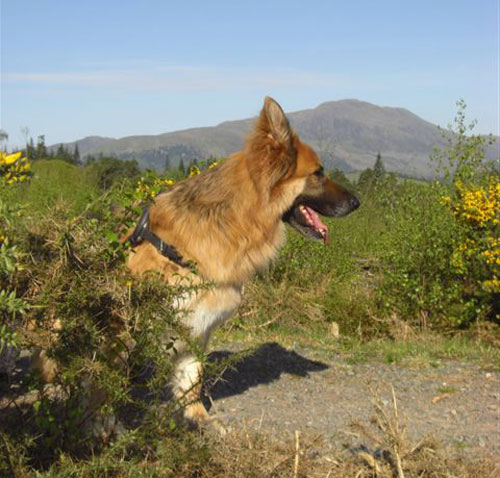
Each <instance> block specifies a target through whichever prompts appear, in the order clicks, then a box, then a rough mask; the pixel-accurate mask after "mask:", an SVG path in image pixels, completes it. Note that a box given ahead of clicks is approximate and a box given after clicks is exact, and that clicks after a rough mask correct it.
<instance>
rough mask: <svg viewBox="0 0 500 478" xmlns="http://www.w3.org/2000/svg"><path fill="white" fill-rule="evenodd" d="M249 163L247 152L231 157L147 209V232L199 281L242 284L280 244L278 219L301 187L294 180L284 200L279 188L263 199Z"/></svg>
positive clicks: (282, 232) (281, 230) (281, 228)
mask: <svg viewBox="0 0 500 478" xmlns="http://www.w3.org/2000/svg"><path fill="white" fill-rule="evenodd" d="M250 161H252V156H251V155H249V154H248V152H246V151H245V152H240V153H235V154H234V155H232V156H230V157H229V158H228V159H227V160H226V161H224V162H223V163H221V164H220V165H218V166H217V167H215V168H213V169H211V170H209V171H206V172H205V173H204V174H202V175H200V176H197V177H194V178H191V179H189V180H187V181H183V182H181V183H179V184H178V185H176V186H174V187H173V188H172V189H171V190H169V191H168V192H166V193H164V194H161V195H160V196H158V197H157V200H156V202H155V204H154V205H153V206H152V207H151V229H152V231H153V232H155V233H156V234H158V235H159V236H160V237H161V238H162V239H163V240H164V241H165V242H167V243H169V244H172V245H174V246H175V247H176V248H177V249H178V250H179V252H180V253H181V254H182V256H183V257H184V258H185V259H190V260H193V261H195V262H196V264H197V266H198V269H199V271H200V273H201V275H202V277H203V278H204V279H205V280H209V281H214V282H217V283H228V282H235V280H236V282H239V283H244V282H246V281H247V280H248V279H249V278H250V277H251V276H252V275H253V274H254V273H255V272H256V271H257V270H259V269H262V268H265V267H266V266H267V265H268V263H269V262H270V261H271V260H272V259H273V258H274V257H275V255H276V253H277V251H278V249H279V248H280V246H281V245H282V244H283V242H284V240H285V230H284V229H285V226H284V224H283V222H282V221H281V217H282V215H283V213H284V212H285V211H286V209H287V208H288V207H289V205H290V202H291V201H293V197H294V195H298V193H300V191H301V189H302V188H303V183H302V181H300V180H298V181H297V188H296V190H295V191H291V190H290V187H288V188H287V194H286V197H285V196H284V193H283V192H282V191H280V188H279V186H276V187H275V188H274V190H273V191H267V193H263V191H262V190H259V188H262V187H263V186H261V184H266V181H267V179H268V178H265V177H264V178H262V179H264V181H260V182H259V181H258V179H259V178H258V177H257V178H256V172H255V170H254V169H255V168H254V165H253V164H251V163H249V162H250ZM260 174H265V172H264V171H262V172H261V173H260ZM266 203H267V204H266ZM214 225H215V227H214ZM214 258H217V259H216V260H214Z"/></svg>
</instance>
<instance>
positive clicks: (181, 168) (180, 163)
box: [179, 159, 186, 176]
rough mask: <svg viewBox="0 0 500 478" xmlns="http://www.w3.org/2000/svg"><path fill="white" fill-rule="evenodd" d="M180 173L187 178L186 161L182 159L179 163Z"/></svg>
mask: <svg viewBox="0 0 500 478" xmlns="http://www.w3.org/2000/svg"><path fill="white" fill-rule="evenodd" d="M179 171H180V172H181V174H182V175H183V176H186V166H184V160H183V159H181V160H180V161H179Z"/></svg>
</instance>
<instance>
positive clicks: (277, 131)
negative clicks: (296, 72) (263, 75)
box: [246, 96, 297, 191]
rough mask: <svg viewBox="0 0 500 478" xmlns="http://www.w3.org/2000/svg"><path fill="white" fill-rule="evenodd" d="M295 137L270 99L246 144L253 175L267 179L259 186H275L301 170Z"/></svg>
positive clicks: (265, 104) (273, 101) (266, 100)
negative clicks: (298, 163)
mask: <svg viewBox="0 0 500 478" xmlns="http://www.w3.org/2000/svg"><path fill="white" fill-rule="evenodd" d="M294 138H295V133H294V132H293V130H292V128H291V127H290V123H289V122H288V119H287V117H286V116H285V113H284V112H283V110H282V109H281V106H280V105H279V104H278V103H277V102H276V101H275V100H273V99H272V98H270V97H269V96H267V97H266V99H265V100H264V107H263V108H262V111H261V112H260V115H259V117H258V119H257V122H256V123H255V128H254V130H253V132H252V133H251V134H250V136H249V137H248V140H247V144H246V150H247V152H248V157H249V159H250V160H249V165H250V169H251V171H252V175H255V177H257V175H260V176H263V177H264V179H263V180H259V184H267V186H268V188H269V190H270V191H271V190H272V189H273V188H274V186H276V185H277V184H279V183H280V182H281V181H283V180H284V179H286V178H287V177H289V176H291V175H292V174H293V173H294V171H295V168H296V167H297V151H296V150H295V147H294Z"/></svg>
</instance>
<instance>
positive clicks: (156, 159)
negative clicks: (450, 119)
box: [53, 99, 443, 177]
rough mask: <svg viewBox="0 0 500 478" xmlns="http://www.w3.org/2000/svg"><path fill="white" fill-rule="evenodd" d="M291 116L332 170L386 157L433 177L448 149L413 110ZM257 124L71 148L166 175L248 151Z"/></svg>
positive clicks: (391, 166)
mask: <svg viewBox="0 0 500 478" xmlns="http://www.w3.org/2000/svg"><path fill="white" fill-rule="evenodd" d="M287 116H288V118H289V119H290V123H291V124H292V126H293V127H294V128H295V130H296V131H297V133H298V134H299V136H300V137H301V139H303V140H304V141H306V142H308V143H309V144H310V145H311V146H313V147H314V148H315V149H316V151H317V152H318V153H319V154H320V155H321V156H322V158H323V160H324V162H325V166H326V167H327V168H332V167H338V168H339V169H342V170H344V171H354V170H362V169H365V168H367V167H371V166H373V163H374V161H375V158H376V155H377V154H378V153H380V154H381V155H382V159H383V161H384V164H385V167H386V169H387V170H389V171H394V172H397V173H400V174H405V175H411V176H416V177H430V176H432V174H433V170H432V168H431V166H430V164H429V155H430V154H431V153H432V151H433V149H434V147H435V146H438V147H439V146H441V145H442V144H443V140H442V136H441V133H440V131H439V128H438V127H437V126H436V125H434V124H432V123H430V122H428V121H426V120H424V119H422V118H420V117H419V116H417V115H416V114H415V113H413V112H411V111H410V110H408V109H406V108H401V107H390V106H379V105H375V104H372V103H368V102H366V101H361V100H358V99H344V100H337V101H325V102H323V103H321V104H319V105H318V106H316V107H315V108H308V109H304V110H299V111H293V112H289V113H287ZM254 121H255V118H245V119H241V120H231V121H223V122H221V123H218V124H217V125H215V126H204V127H193V128H187V129H183V130H178V131H172V132H167V133H161V134H158V135H132V136H125V137H123V138H117V139H116V138H107V137H101V136H89V137H85V138H82V139H80V140H77V141H75V142H72V143H65V146H66V147H68V148H74V147H75V145H76V144H78V149H79V151H80V155H81V156H82V157H85V156H89V155H92V156H97V155H99V154H104V155H112V156H116V157H118V158H119V159H132V158H135V159H137V160H138V162H139V164H140V165H141V166H142V167H146V168H152V169H157V170H160V171H161V170H163V169H164V168H165V165H166V163H167V162H168V164H169V165H170V167H174V166H177V165H178V164H179V162H180V160H181V159H182V160H184V162H185V163H188V162H189V161H191V160H192V159H198V160H199V159H203V158H206V157H208V156H216V157H224V156H227V155H229V154H231V153H233V152H235V151H238V150H240V149H242V148H243V145H244V140H245V137H246V135H247V134H248V133H249V132H250V130H251V127H252V124H253V122H254ZM53 147H57V145H54V146H53ZM167 158H168V161H167Z"/></svg>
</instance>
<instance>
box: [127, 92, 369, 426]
mask: <svg viewBox="0 0 500 478" xmlns="http://www.w3.org/2000/svg"><path fill="white" fill-rule="evenodd" d="M358 206H359V201H358V200H357V199H356V198H355V197H354V196H353V195H352V194H350V193H349V192H348V191H346V190H345V189H344V188H342V187H341V186H339V185H337V184H335V183H334V182H333V181H331V180H330V179H329V178H327V177H326V176H325V175H324V171H323V166H322V165H321V161H320V159H319V158H318V156H317V155H316V153H315V152H314V151H313V150H312V149H311V148H310V147H309V146H308V145H306V144H304V143H302V142H301V141H300V140H299V138H298V136H297V135H296V133H295V132H294V131H293V130H292V129H291V127H290V125H289V122H288V119H287V118H286V116H285V114H284V113H283V110H282V109H281V107H280V106H279V104H278V103H277V102H276V101H274V100H273V99H272V98H269V97H267V98H266V99H265V102H264V107H263V109H262V111H261V113H260V116H259V118H258V119H257V122H256V124H255V128H254V130H253V132H252V133H251V134H250V136H249V138H248V140H247V142H246V145H245V149H244V150H243V151H240V152H237V153H235V154H233V155H231V156H230V157H229V158H227V159H226V160H225V161H223V162H222V163H221V164H219V165H218V166H217V167H215V168H213V169H209V170H208V171H206V172H205V173H203V174H201V175H199V176H195V177H193V178H190V179H187V180H185V181H182V182H180V183H179V184H177V185H175V186H173V187H172V188H170V189H169V190H168V191H167V192H165V193H162V194H160V195H159V196H157V198H156V200H155V202H154V204H153V205H152V206H151V208H150V227H149V229H150V231H151V232H153V233H154V234H156V235H157V236H158V237H159V238H161V239H162V240H163V241H164V242H165V243H167V244H170V245H173V246H174V247H175V248H176V249H177V251H178V252H179V253H180V254H181V255H182V257H183V258H184V259H185V260H190V261H193V262H194V263H195V264H196V266H197V268H198V271H199V274H198V275H195V274H192V273H191V271H190V270H189V269H188V268H183V267H180V266H178V265H177V264H175V263H174V262H172V261H170V260H169V259H168V258H166V257H165V256H163V255H162V254H161V253H160V252H159V251H158V250H157V249H156V248H155V247H154V246H153V245H152V244H150V243H149V242H143V243H141V244H139V245H138V246H137V247H136V248H135V249H134V251H133V253H132V254H131V255H130V257H129V259H128V267H129V268H130V270H131V272H132V273H133V274H137V275H142V274H144V273H145V272H147V271H157V272H160V273H161V274H162V275H163V277H164V279H165V281H166V282H167V283H169V284H175V283H178V282H179V279H180V278H184V280H186V281H188V282H190V283H195V284H196V283H199V282H204V283H210V284H213V286H212V287H209V288H208V289H207V288H205V289H203V290H202V291H200V292H198V293H196V294H191V295H187V296H186V297H183V298H181V299H180V301H179V309H182V313H181V314H180V315H179V316H180V318H181V321H182V322H183V323H184V325H186V326H187V327H188V328H189V330H190V332H191V335H192V337H193V338H194V339H196V340H199V342H200V344H201V345H202V346H203V347H205V346H206V344H207V342H208V340H209V338H210V334H211V333H212V331H213V330H214V328H215V327H217V326H218V325H220V324H221V323H222V322H223V321H224V320H226V319H227V318H229V317H230V316H231V315H232V314H233V312H234V311H235V310H236V308H237V307H238V305H239V303H240V301H241V292H242V287H243V285H244V284H245V282H247V281H248V280H250V279H251V277H252V276H253V275H254V273H255V272H256V271H258V270H260V269H263V268H265V267H266V266H267V265H268V264H269V262H270V261H271V260H272V259H274V258H275V257H276V254H277V252H278V250H279V249H280V247H281V246H282V245H283V243H284V241H285V224H284V223H285V222H287V223H289V224H290V225H291V226H292V227H294V228H295V229H297V230H298V231H299V232H300V233H302V234H303V235H305V236H307V237H308V238H311V239H317V240H321V241H323V242H324V243H327V242H328V241H329V235H328V228H327V226H325V225H324V224H323V222H322V221H321V219H320V218H319V216H318V213H319V214H321V215H323V216H328V217H338V216H344V215H346V214H349V213H350V212H352V211H353V210H355V209H356V208H357V207H358ZM176 348H177V350H179V353H178V354H177V357H176V366H175V373H174V377H173V390H174V393H175V395H176V397H177V398H178V399H180V400H181V401H184V403H186V407H185V413H184V415H185V418H186V419H188V420H189V421H191V422H195V423H199V424H202V423H203V422H205V421H207V420H208V419H209V416H208V413H207V411H206V410H205V408H204V406H203V404H202V403H201V401H200V400H199V390H200V381H201V373H202V370H201V364H200V363H199V362H198V360H197V359H196V358H195V357H194V355H192V354H191V353H189V352H188V350H187V348H186V347H184V349H183V348H182V346H181V347H180V349H179V347H176Z"/></svg>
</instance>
